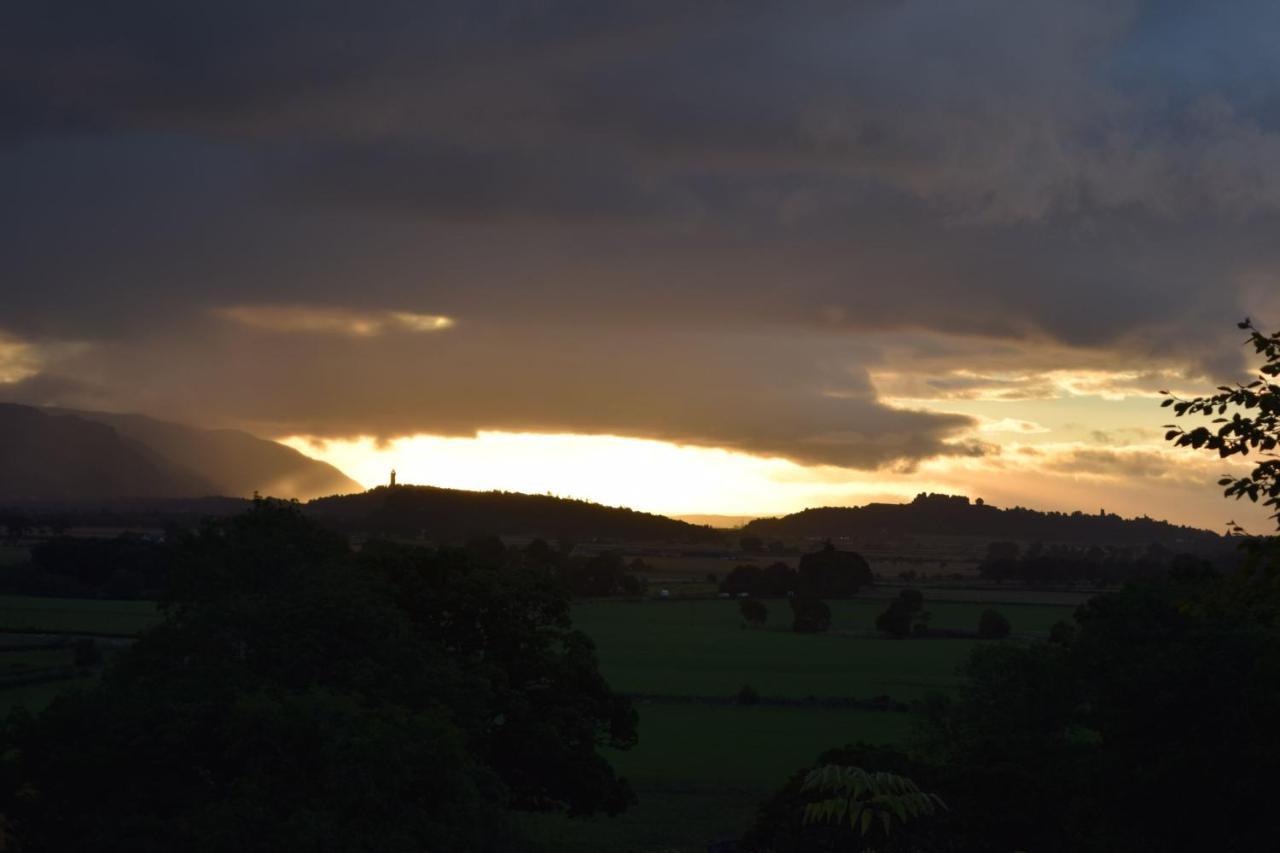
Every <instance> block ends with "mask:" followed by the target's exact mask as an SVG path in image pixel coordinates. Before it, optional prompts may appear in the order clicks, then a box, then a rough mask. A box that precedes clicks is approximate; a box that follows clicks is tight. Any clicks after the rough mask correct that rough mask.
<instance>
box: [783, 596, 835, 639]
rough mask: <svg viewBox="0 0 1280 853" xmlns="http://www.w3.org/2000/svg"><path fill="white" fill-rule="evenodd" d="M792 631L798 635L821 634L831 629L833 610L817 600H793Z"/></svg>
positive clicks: (797, 597) (798, 597)
mask: <svg viewBox="0 0 1280 853" xmlns="http://www.w3.org/2000/svg"><path fill="white" fill-rule="evenodd" d="M791 615H792V617H793V618H792V621H791V630H792V631H795V632H796V633H797V634H821V633H822V632H823V631H825V630H827V629H828V628H830V627H831V608H830V607H828V606H827V605H826V603H825V602H822V601H819V600H818V599H816V598H802V597H801V596H796V597H795V598H793V599H791Z"/></svg>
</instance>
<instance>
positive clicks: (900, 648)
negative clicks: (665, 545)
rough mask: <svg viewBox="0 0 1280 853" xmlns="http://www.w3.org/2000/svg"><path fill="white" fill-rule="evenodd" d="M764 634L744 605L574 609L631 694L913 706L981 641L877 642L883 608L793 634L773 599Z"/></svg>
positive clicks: (835, 612) (1020, 614)
mask: <svg viewBox="0 0 1280 853" xmlns="http://www.w3.org/2000/svg"><path fill="white" fill-rule="evenodd" d="M767 604H768V606H769V622H768V624H767V625H766V627H764V628H763V629H757V628H743V627H742V619H741V617H740V615H739V613H738V602H737V601H724V600H690V601H667V602H645V603H627V602H593V603H589V604H580V605H577V606H576V607H575V608H574V611H573V618H574V623H575V624H576V625H577V626H578V627H580V628H581V629H582V630H584V631H585V632H586V633H587V634H589V635H590V636H591V637H592V638H593V639H594V640H595V641H596V645H597V651H598V654H599V657H600V664H601V667H602V669H603V670H604V673H605V676H606V677H607V678H608V679H609V682H610V683H611V684H612V685H614V687H615V688H616V689H618V690H621V691H624V692H627V693H641V694H656V695H677V696H730V695H733V694H735V693H737V691H738V690H739V689H740V688H741V687H742V686H743V685H744V684H750V685H752V686H753V687H754V688H755V689H756V690H757V691H759V692H760V693H761V694H762V695H765V696H780V697H789V698H796V699H800V698H804V697H807V696H818V697H824V696H853V697H857V698H863V699H866V698H870V697H873V696H878V695H882V694H883V695H889V696H891V697H893V698H894V699H899V700H902V701H909V700H912V699H918V698H921V697H923V696H924V695H926V694H927V693H930V692H933V691H937V690H946V689H948V688H949V687H950V686H951V685H952V684H954V683H955V677H956V676H955V673H956V668H957V667H958V666H959V664H960V663H961V661H963V660H964V658H965V657H966V656H967V655H968V653H969V650H970V649H971V648H972V647H973V645H974V643H975V642H978V641H975V640H950V639H945V640H944V639H909V640H890V639H884V638H881V637H877V636H869V634H871V632H872V631H873V626H874V622H875V616H876V614H877V613H879V612H880V610H881V609H883V604H881V603H879V602H870V601H835V602H831V610H832V633H829V634H826V635H816V636H815V635H802V634H794V633H792V632H791V631H789V630H787V628H788V626H789V620H790V609H789V608H788V606H787V602H785V601H770V602H767ZM927 608H928V609H929V610H930V611H931V612H932V613H933V624H934V625H935V626H937V627H940V628H953V627H954V628H972V627H975V626H976V625H977V622H978V614H979V613H981V612H982V609H983V606H982V605H977V604H957V603H950V602H937V603H930V604H927ZM1001 612H1003V613H1004V614H1005V615H1006V616H1007V617H1008V618H1009V620H1010V622H1011V623H1012V624H1013V628H1014V631H1015V632H1020V633H1028V634H1042V633H1044V632H1047V631H1048V629H1049V626H1050V625H1052V624H1053V623H1054V622H1056V621H1058V620H1059V619H1063V618H1069V617H1070V615H1071V608H1069V607H1060V606H1048V605H1012V606H1007V607H1004V608H1001Z"/></svg>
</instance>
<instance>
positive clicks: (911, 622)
mask: <svg viewBox="0 0 1280 853" xmlns="http://www.w3.org/2000/svg"><path fill="white" fill-rule="evenodd" d="M928 626H929V614H928V612H927V611H926V610H925V609H924V593H922V592H920V590H918V589H904V590H902V591H901V592H899V593H898V597H897V598H895V599H893V600H892V601H890V602H889V604H888V606H887V607H885V609H884V610H883V611H881V613H880V614H879V615H878V616H876V630H877V631H880V632H881V633H884V634H888V635H889V636H891V637H909V636H911V635H912V634H913V633H923V632H924V631H925V630H926V629H927V628H928Z"/></svg>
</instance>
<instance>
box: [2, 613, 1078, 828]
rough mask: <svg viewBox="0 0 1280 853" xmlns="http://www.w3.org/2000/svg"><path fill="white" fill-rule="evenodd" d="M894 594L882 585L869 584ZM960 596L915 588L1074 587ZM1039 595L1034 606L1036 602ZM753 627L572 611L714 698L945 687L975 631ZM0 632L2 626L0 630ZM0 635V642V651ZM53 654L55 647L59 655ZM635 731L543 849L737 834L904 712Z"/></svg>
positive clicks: (130, 618) (711, 709)
mask: <svg viewBox="0 0 1280 853" xmlns="http://www.w3.org/2000/svg"><path fill="white" fill-rule="evenodd" d="M881 592H883V593H888V594H893V591H892V590H884V591H881ZM951 592H952V594H953V595H954V596H956V597H962V596H966V595H967V596H968V597H967V598H964V600H960V601H955V600H951V601H947V600H940V599H942V598H944V593H943V591H941V590H938V591H931V590H926V591H925V596H926V609H928V610H929V611H930V612H931V613H932V614H933V617H932V624H933V625H934V626H936V627H939V628H970V629H971V628H974V627H976V625H977V622H978V614H979V613H981V611H982V610H983V608H984V607H986V606H988V605H987V604H984V603H982V602H984V601H990V600H1002V599H992V598H988V596H997V595H1000V596H1003V597H1004V599H1003V600H1004V601H1005V602H1006V603H1001V604H997V605H993V606H995V607H996V609H998V610H1000V611H1001V612H1002V613H1004V615H1005V616H1006V617H1008V619H1009V620H1010V622H1011V623H1012V625H1013V630H1014V632H1015V633H1017V634H1022V635H1031V636H1034V635H1042V634H1044V633H1045V632H1047V631H1048V629H1049V627H1050V626H1051V625H1052V624H1053V623H1054V622H1056V621H1058V620H1059V619H1069V618H1070V616H1071V614H1072V611H1073V607H1074V605H1075V604H1076V603H1078V601H1077V600H1075V596H1076V594H1074V593H1071V594H1066V595H1067V596H1068V597H1065V598H1064V597H1063V595H1061V594H1057V593H1047V594H1043V595H1039V594H1036V593H1026V594H1025V595H1024V597H1026V598H1027V599H1028V601H1027V603H1009V602H1012V601H1013V600H1015V598H1016V597H1018V596H1019V595H1023V594H1018V593H1017V591H1013V590H999V589H996V590H968V591H966V590H953V591H951ZM1037 598H1038V599H1039V600H1040V601H1044V602H1048V603H1033V602H1034V601H1035V600H1036V599H1037ZM766 604H767V606H768V608H769V614H770V617H769V620H768V623H767V624H766V626H765V627H763V628H744V627H742V619H741V616H740V615H739V610H738V608H739V602H738V601H737V600H724V599H686V600H668V601H645V602H626V601H596V602H582V603H579V604H576V605H575V606H574V608H573V618H574V622H575V624H576V625H577V626H578V627H579V628H581V629H582V630H584V631H586V632H587V633H588V634H589V635H590V636H591V637H592V638H593V639H594V640H595V641H596V644H597V651H598V654H599V658H600V663H601V668H602V669H603V671H604V674H605V676H606V677H607V678H608V680H609V682H610V683H611V685H612V686H613V687H614V689H616V690H619V691H621V692H624V693H630V694H636V695H641V696H648V697H663V696H666V697H729V696H733V695H735V694H736V693H737V692H738V690H739V689H740V688H741V687H742V686H743V685H744V684H750V685H752V686H753V687H754V688H755V689H756V690H757V691H758V692H759V693H760V694H761V695H762V696H764V697H778V698H787V699H804V698H806V697H809V696H815V697H856V698H861V699H867V698H871V697H874V696H878V695H888V696H890V697H892V698H894V699H897V700H900V701H911V700H914V699H919V698H922V697H923V696H925V695H926V694H928V693H931V692H936V691H945V690H948V689H950V688H951V687H953V686H954V685H955V683H956V677H957V676H956V670H957V667H958V666H959V665H960V663H961V662H962V661H963V660H964V658H965V656H966V655H967V654H968V653H969V651H970V650H971V649H972V648H973V647H974V645H975V644H976V643H978V642H979V641H977V640H953V639H908V640H889V639H884V638H882V637H879V636H876V635H875V633H874V622H875V617H876V614H877V613H879V612H880V611H881V610H882V609H883V608H884V599H883V598H878V599H877V598H868V599H863V600H854V601H833V602H829V604H830V606H831V609H832V628H831V631H830V632H829V633H828V634H823V635H798V634H794V633H792V632H791V631H790V630H789V627H790V608H789V607H788V603H787V601H785V600H779V601H768V602H766ZM157 618H158V614H157V611H156V607H155V605H154V604H152V603H150V602H129V601H96V600H71V599H40V598H21V597H13V596H7V597H0V627H2V628H4V629H6V630H8V631H31V632H64V633H76V632H84V633H101V634H133V633H136V632H138V631H140V630H142V629H143V628H145V627H147V626H148V625H150V624H152V623H154V621H155V620H156V619H157ZM0 639H3V635H0ZM28 639H29V638H25V637H19V636H11V637H10V638H9V643H8V650H7V651H3V650H0V669H2V668H4V667H6V665H10V666H12V667H13V668H14V670H15V671H16V670H17V669H20V668H21V667H36V666H43V665H49V666H53V665H58V662H59V661H61V660H63V659H65V656H66V655H67V654H68V653H69V651H68V650H65V649H31V648H22V647H21V644H22V643H24V642H27V641H28ZM4 648H5V646H4V644H0V649H4ZM59 655H62V656H64V657H63V658H60V657H59ZM92 682H93V678H92V677H89V678H73V679H65V680H62V681H57V682H49V683H44V684H34V685H22V686H19V687H14V688H10V689H7V690H4V691H0V711H5V710H7V709H8V708H9V707H11V706H12V705H14V704H20V705H24V706H26V707H27V708H29V709H32V710H35V709H38V708H40V707H43V706H44V705H45V704H47V703H48V702H49V701H50V700H51V699H52V698H53V696H55V695H56V694H57V693H58V692H60V691H62V690H66V689H68V688H71V687H75V686H83V685H88V684H91V683H92ZM637 709H638V711H639V715H640V744H639V745H638V746H637V747H636V748H635V749H633V750H630V751H626V752H616V751H610V752H609V753H608V757H609V759H610V761H611V762H612V763H613V764H614V766H615V767H616V769H617V770H618V772H619V773H620V774H621V775H623V776H625V777H627V778H628V779H630V780H631V782H632V784H633V786H634V788H635V790H636V793H637V795H638V797H639V799H640V802H639V805H638V806H637V807H635V808H633V809H631V810H630V811H628V812H627V813H626V814H624V815H621V816H619V817H617V818H596V819H591V820H585V821H582V820H573V821H570V820H567V819H565V818H562V817H549V816H536V817H529V818H527V819H525V823H526V825H527V827H528V829H529V831H530V833H531V834H532V835H533V836H534V837H535V838H536V839H537V840H539V841H540V842H541V843H542V846H543V847H544V848H545V849H546V850H547V851H567V853H589V852H590V853H594V851H600V850H609V851H611V853H644V852H645V851H649V852H650V853H654V852H656V851H664V853H673V852H674V853H684V851H688V853H693V851H703V850H705V849H706V844H707V843H708V842H709V841H712V840H715V839H723V838H732V837H736V836H738V835H739V834H741V832H742V831H743V830H744V829H745V828H746V826H747V825H748V824H749V822H750V820H751V817H752V815H753V813H754V810H755V807H756V805H757V804H758V803H759V802H760V801H761V800H762V799H763V798H765V797H766V796H768V795H769V793H770V792H771V791H773V790H774V789H776V788H777V787H778V786H779V785H781V784H782V783H783V782H784V781H785V780H786V779H787V777H788V776H789V775H790V774H791V773H793V772H794V771H796V770H797V769H799V768H801V767H804V766H806V765H808V764H809V763H811V762H812V761H813V760H814V758H815V757H816V756H817V755H818V753H820V752H821V751H823V750H824V749H828V748H831V747H835V746H839V745H842V744H845V743H851V742H856V741H859V740H864V741H868V742H875V743H900V742H903V741H904V740H906V739H907V738H908V737H909V735H910V732H911V730H912V727H913V726H914V723H915V719H914V716H913V715H912V714H910V713H901V712H888V711H884V712H880V711H869V710H861V709H852V708H827V707H821V706H811V705H800V704H797V705H778V704H761V705H754V706H745V707H744V706H738V705H733V704H716V703H706V702H698V701H671V700H662V699H645V698H641V699H639V700H637Z"/></svg>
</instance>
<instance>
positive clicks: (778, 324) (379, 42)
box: [0, 0, 1280, 466]
mask: <svg viewBox="0 0 1280 853" xmlns="http://www.w3.org/2000/svg"><path fill="white" fill-rule="evenodd" d="M1278 25H1280V12H1278V11H1277V10H1276V8H1275V7H1274V6H1273V5H1272V4H1262V3H1258V4H1248V3H1242V4H1232V6H1231V7H1230V8H1229V9H1227V8H1224V7H1222V6H1221V5H1217V4H1208V3H1204V4H1198V3H1178V4H1170V3H1145V4H1144V3H1113V2H1106V3H1104V2H1083V3H1070V4H1067V3H1056V2H1053V3H1050V2H993V1H992V0H988V2H972V3H963V4H959V3H952V2H944V0H931V2H920V0H916V2H910V1H909V0H908V2H879V0H869V2H862V3H843V2H842V3H837V2H819V0H813V2H792V3H786V4H782V3H762V2H749V3H674V2H672V3H662V2H658V3H654V2H649V3H597V2H549V0H548V2H527V3H519V2H506V3H487V4H478V3H423V2H417V3H409V2H402V3H401V2H396V3H368V4H352V3H345V2H336V0H335V1H334V2H309V3H301V2H297V3H293V2H278V3H268V4H262V3H248V2H225V3H219V4H164V3H156V2H118V3H111V4H103V3H90V2H87V0H86V1H85V2H72V0H41V2H18V3H14V4H10V6H9V8H8V9H7V18H6V21H5V26H4V27H0V128H2V129H3V134H4V136H3V139H2V141H0V179H2V180H3V181H4V186H5V187H6V188H7V190H8V191H7V192H6V197H5V199H4V201H2V202H0V205H2V207H0V210H3V216H4V221H5V224H6V225H7V226H8V227H6V228H5V229H4V230H3V232H2V233H0V251H3V253H4V256H5V257H6V259H7V260H8V262H9V265H10V269H11V272H10V275H9V276H8V277H7V283H6V291H10V290H11V291H12V292H6V312H5V314H4V315H2V316H0V326H2V327H3V328H2V329H0V332H5V331H7V333H9V334H10V335H11V336H13V337H14V338H15V339H16V340H24V341H35V342H40V341H55V342H58V341H61V342H74V343H77V344H84V345H85V346H86V347H88V348H89V349H88V352H91V353H92V355H84V354H83V353H81V351H79V350H77V351H76V352H77V353H78V354H77V356H76V357H75V358H70V359H64V360H62V361H59V359H56V358H52V357H50V358H47V359H46V362H47V364H46V367H45V369H46V371H61V372H62V373H66V374H68V375H70V376H73V377H74V378H76V379H77V380H79V381H84V382H86V383H89V384H90V385H91V386H92V387H93V388H95V389H106V392H107V393H114V394H115V395H116V398H117V399H118V400H119V405H122V406H125V405H128V406H140V407H149V408H151V409H159V410H163V409H165V408H169V407H173V406H177V407H180V408H182V409H183V410H184V411H189V412H191V413H192V414H193V415H195V416H204V417H212V416H213V415H214V414H215V413H219V414H221V415H222V416H224V417H229V418H234V419H238V420H241V421H245V422H249V421H256V422H259V423H264V424H268V423H269V424H271V425H273V428H278V429H288V430H293V431H296V430H299V429H304V428H305V429H307V430H310V431H314V432H317V433H324V434H335V433H340V432H343V431H361V430H363V431H372V432H377V433H379V434H390V433H391V432H394V431H410V430H422V431H433V430H443V431H450V432H459V431H461V432H466V431H469V430H474V429H476V428H482V427H488V428H504V427H505V428H521V429H543V428H545V429H565V430H574V429H580V430H590V431H616V432H622V433H625V434H637V435H652V436H656V437H664V438H671V439H673V440H683V441H690V442H696V443H704V444H723V445H725V446H734V447H742V448H747V449H751V450H753V451H756V452H764V453H778V454H782V455H788V456H791V457H792V458H797V459H804V460H806V461H827V462H834V463H837V464H849V465H858V466H868V465H875V464H882V463H885V462H890V461H894V462H902V461H903V460H909V459H912V458H920V457H924V456H928V455H931V454H936V453H939V452H956V451H957V448H956V447H954V446H951V445H947V444H945V442H946V441H947V440H949V439H954V438H955V436H956V435H957V432H958V431H959V430H960V429H962V428H963V427H964V426H965V424H964V423H963V422H961V421H957V420H955V419H948V418H941V417H937V416H931V415H923V414H918V413H900V412H894V411H892V410H890V409H887V408H886V407H884V406H883V405H881V404H879V403H878V402H877V401H876V399H875V395H874V393H873V392H872V391H871V389H870V385H869V384H868V383H867V382H866V380H865V377H866V373H867V370H868V369H869V368H874V369H876V370H879V371H882V372H883V371H886V370H890V371H897V372H900V373H910V372H911V371H912V369H913V364H914V365H916V368H915V369H919V370H936V369H938V365H940V364H942V363H943V362H945V361H946V359H947V358H951V359H952V360H953V361H952V362H951V366H952V367H965V366H966V364H969V363H972V364H971V366H972V367H974V369H979V370H980V369H983V368H984V367H991V365H992V363H993V362H994V361H997V360H1003V361H1005V362H1010V361H1012V362H1015V363H1017V362H1021V363H1022V365H1023V366H1024V367H1028V368H1029V369H1038V368H1042V369H1048V368H1050V367H1063V368H1070V367H1075V366H1081V365H1087V366H1090V367H1095V368H1096V367H1097V366H1098V364H1099V363H1107V361H1108V360H1111V361H1112V362H1113V363H1124V364H1130V363H1132V362H1134V361H1140V362H1142V363H1143V365H1144V366H1146V365H1145V363H1146V362H1150V363H1151V366H1152V367H1153V368H1154V367H1156V366H1159V365H1166V366H1171V367H1174V368H1178V367H1183V368H1189V369H1196V370H1201V371H1205V372H1212V373H1215V374H1228V373H1230V372H1231V371H1232V370H1233V369H1235V368H1236V367H1238V360H1237V355H1236V353H1237V350H1236V348H1235V341H1234V338H1233V337H1232V333H1231V329H1232V327H1231V323H1232V321H1233V320H1235V319H1238V315H1240V314H1242V313H1246V312H1259V311H1261V312H1266V311H1267V310H1268V309H1271V310H1272V311H1276V312H1280V298H1278V297H1277V293H1280V279H1278V278H1277V275H1278V274H1280V257H1278V255H1280V244H1277V243H1276V241H1275V240H1274V234H1275V233H1276V228H1277V226H1278V225H1280V84H1277V83H1276V82H1275V81H1276V80H1280V75H1278V74H1277V73H1276V72H1277V71H1280V69H1277V68H1276V65H1277V64H1278V62H1277V60H1276V59H1275V56H1274V51H1273V50H1272V45H1273V44H1274V41H1275V37H1276V36H1277V35H1280V26H1278ZM254 305H262V306H301V307H302V308H306V307H307V306H312V307H313V308H314V309H315V310H321V311H330V312H334V311H337V312H341V311H351V312H366V313H367V312H388V311H389V312H409V313H411V314H422V315H433V316H434V315H444V316H448V317H451V318H455V319H456V320H457V321H458V326H457V328H455V329H451V330H449V331H448V333H447V334H442V335H439V336H432V337H431V339H430V340H427V339H425V338H422V337H420V336H413V335H401V336H396V335H388V336H378V337H376V339H371V340H365V341H360V342H351V341H346V342H343V343H342V344H341V345H336V344H332V343H331V342H328V343H325V344H323V345H322V344H318V343H316V342H315V341H311V340H308V339H303V338H299V337H298V336H296V335H277V336H275V337H271V336H270V335H267V334H265V333H263V330H258V331H259V333H260V334H258V335H257V336H255V337H252V338H246V337H245V330H244V329H239V328H234V324H228V323H227V322H226V320H225V315H224V314H220V313H219V312H220V311H225V309H227V308H229V307H231V306H249V307H252V306H254ZM1206 328H1207V329H1208V330H1209V331H1207V332H1206V331H1205V330H1206ZM1219 329H1221V330H1222V331H1221V332H1219V331H1218V330H1219ZM551 330H554V333H553V332H552V331H551ZM895 336H904V337H910V338H911V339H912V341H913V344H914V345H913V347H902V346H896V345H895ZM748 340H750V341H752V342H753V343H752V347H753V349H752V350H751V352H750V356H749V357H748V354H747V353H745V352H744V350H743V346H744V343H743V342H744V341H748ZM957 340H958V341H960V343H958V344H953V343H951V342H953V341H957ZM644 341H650V342H653V343H651V345H649V346H646V345H645V344H644V343H643V342H644ZM930 348H935V349H937V350H938V351H939V352H941V351H946V353H949V355H948V354H944V355H936V354H930V352H928V350H929V349H930ZM984 348H985V349H986V350H990V351H992V352H994V351H996V350H999V351H1000V352H1001V353H1002V354H1001V355H1000V356H999V359H997V358H995V357H994V356H992V355H990V354H989V353H986V352H984ZM245 350H248V351H251V352H252V353H253V354H254V355H253V357H252V358H251V359H249V358H243V357H241V353H242V352H243V351H245ZM210 352H216V353H220V355H219V357H212V358H211V357H209V353H210ZM677 355H678V356H679V357H678V358H676V356H677ZM1055 358H1068V359H1070V358H1076V359H1077V360H1078V361H1077V363H1053V361H1052V359H1055ZM966 360H968V361H966ZM64 362H65V363H64ZM276 365H288V369H287V370H286V369H284V368H280V369H276V367H275V366H276ZM711 365H715V367H714V369H713V367H711ZM832 365H835V366H836V367H835V369H836V370H837V372H838V373H840V375H842V376H845V377H846V378H847V377H855V378H857V381H856V383H855V384H856V388H854V389H853V390H852V391H850V390H849V389H848V388H845V390H843V391H841V390H839V388H841V387H843V386H842V385H840V383H836V386H837V388H836V391H835V392H834V393H833V392H832V386H831V381H830V377H831V375H832V374H831V370H832V369H833V368H832ZM134 370H141V371H145V372H146V373H147V375H148V377H149V378H148V381H147V382H146V387H145V388H139V387H131V386H130V384H129V383H130V378H129V377H130V375H131V371H134ZM133 375H135V376H136V375H137V374H133ZM762 375H763V376H766V377H767V381H762V379H761V377H762ZM842 381H845V380H842ZM938 381H939V382H946V381H952V382H954V381H955V380H947V379H945V377H943V378H939V379H938ZM938 387H941V386H938ZM282 388H283V389H286V390H285V392H284V393H282V390H281V389H282ZM334 388H342V393H341V394H335V393H334V390H333V389H334ZM404 389H411V390H408V391H406V390H404ZM479 389H484V390H483V392H482V391H481V390H479ZM548 389H554V390H548ZM10 390H12V389H10ZM710 401H716V402H715V403H714V404H713V403H712V402H710Z"/></svg>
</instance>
